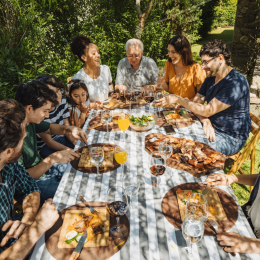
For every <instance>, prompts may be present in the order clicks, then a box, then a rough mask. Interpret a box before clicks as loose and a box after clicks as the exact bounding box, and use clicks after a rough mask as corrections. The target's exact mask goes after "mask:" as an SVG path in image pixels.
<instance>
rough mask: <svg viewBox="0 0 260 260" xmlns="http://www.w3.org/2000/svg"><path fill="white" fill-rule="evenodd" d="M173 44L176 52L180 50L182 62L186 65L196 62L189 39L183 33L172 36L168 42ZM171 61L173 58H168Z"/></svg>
mask: <svg viewBox="0 0 260 260" xmlns="http://www.w3.org/2000/svg"><path fill="white" fill-rule="evenodd" d="M169 44H170V45H172V46H173V47H174V49H175V51H176V52H178V53H179V54H180V55H181V57H182V63H183V65H184V66H188V65H192V64H194V63H196V61H194V60H193V57H192V52H191V46H190V43H189V41H188V39H187V38H186V37H185V36H183V35H177V36H174V37H173V38H171V39H170V40H169V42H168V45H169ZM168 61H169V62H172V59H171V58H169V59H168Z"/></svg>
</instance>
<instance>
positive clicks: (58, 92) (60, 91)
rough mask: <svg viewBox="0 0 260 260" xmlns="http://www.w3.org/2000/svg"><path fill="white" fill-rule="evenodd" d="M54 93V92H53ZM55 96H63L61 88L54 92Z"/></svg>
mask: <svg viewBox="0 0 260 260" xmlns="http://www.w3.org/2000/svg"><path fill="white" fill-rule="evenodd" d="M53 91H54V90H53ZM54 92H55V93H56V94H57V95H62V94H63V92H64V89H63V88H61V89H58V90H56V91H54Z"/></svg>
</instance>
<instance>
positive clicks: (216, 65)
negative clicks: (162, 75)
mask: <svg viewBox="0 0 260 260" xmlns="http://www.w3.org/2000/svg"><path fill="white" fill-rule="evenodd" d="M200 57H201V62H202V67H203V69H204V70H205V72H206V76H207V78H206V79H205V81H204V83H203V84H202V86H201V88H200V90H199V92H198V93H197V94H196V96H195V97H194V100H193V101H190V100H188V99H185V98H182V97H180V96H176V95H169V96H166V97H164V98H162V99H159V100H156V103H157V106H162V107H166V106H167V105H170V104H172V103H179V104H180V105H182V106H183V107H185V108H187V109H189V110H190V111H192V112H194V113H195V114H196V115H197V117H198V118H199V119H200V121H201V122H202V124H203V128H204V131H205V133H206V135H207V137H208V139H209V141H210V146H211V147H212V148H213V149H215V150H217V151H219V152H221V153H223V154H225V155H232V154H235V153H237V152H238V151H240V150H241V149H242V148H243V146H244V144H245V143H246V140H247V138H248V135H249V133H250V129H251V118H250V113H249V106H250V90H249V85H248V82H247V80H246V78H245V77H244V76H243V75H242V74H240V73H239V72H237V71H236V70H235V69H234V68H232V67H231V65H232V63H231V55H230V50H229V49H228V47H227V45H226V44H225V43H223V42H222V41H219V40H214V41H212V42H208V43H206V44H204V45H203V46H202V48H201V50H200Z"/></svg>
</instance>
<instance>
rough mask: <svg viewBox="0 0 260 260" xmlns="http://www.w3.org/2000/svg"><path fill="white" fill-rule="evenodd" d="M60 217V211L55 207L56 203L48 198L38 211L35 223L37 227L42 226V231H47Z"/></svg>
mask: <svg viewBox="0 0 260 260" xmlns="http://www.w3.org/2000/svg"><path fill="white" fill-rule="evenodd" d="M58 218H59V213H58V211H57V210H56V209H55V203H52V199H47V200H46V201H45V202H44V204H43V206H42V207H41V209H40V211H39V212H38V214H37V216H36V218H35V223H36V226H37V228H40V229H41V230H42V232H45V231H47V230H48V229H50V228H51V227H52V226H53V225H54V223H55V222H56V221H57V220H58Z"/></svg>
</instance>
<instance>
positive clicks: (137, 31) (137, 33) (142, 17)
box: [135, 0, 154, 39]
mask: <svg viewBox="0 0 260 260" xmlns="http://www.w3.org/2000/svg"><path fill="white" fill-rule="evenodd" d="M140 2H141V0H136V12H137V15H138V18H139V23H138V25H137V26H136V29H135V38H137V39H141V37H142V33H143V30H144V27H145V22H146V20H147V18H148V16H149V13H150V12H151V10H152V7H153V3H154V0H150V1H149V2H148V4H147V6H146V8H145V11H144V13H142V12H141V7H140Z"/></svg>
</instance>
